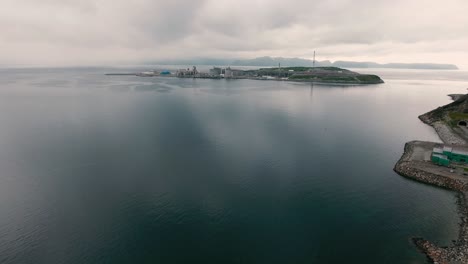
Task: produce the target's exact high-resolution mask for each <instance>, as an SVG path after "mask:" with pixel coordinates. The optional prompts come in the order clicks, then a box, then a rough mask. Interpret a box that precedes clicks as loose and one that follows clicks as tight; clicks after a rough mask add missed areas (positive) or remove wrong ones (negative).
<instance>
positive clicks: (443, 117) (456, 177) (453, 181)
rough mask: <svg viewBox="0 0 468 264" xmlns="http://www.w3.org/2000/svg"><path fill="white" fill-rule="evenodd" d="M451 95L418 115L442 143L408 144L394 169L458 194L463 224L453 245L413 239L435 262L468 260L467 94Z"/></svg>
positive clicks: (461, 261) (422, 142) (409, 176)
mask: <svg viewBox="0 0 468 264" xmlns="http://www.w3.org/2000/svg"><path fill="white" fill-rule="evenodd" d="M449 96H450V97H451V98H452V99H453V100H455V101H454V102H452V103H450V104H448V105H445V106H442V107H439V108H437V109H435V110H432V111H430V112H428V113H426V114H423V115H421V116H419V119H420V120H421V121H423V122H424V123H426V124H428V125H431V126H432V127H434V129H435V130H436V132H437V133H438V135H439V137H440V138H441V140H442V141H443V143H435V142H424V141H411V142H408V143H406V144H405V148H404V153H403V156H402V157H401V158H400V160H399V161H398V162H397V163H396V165H395V167H394V170H395V171H396V172H397V173H398V174H400V175H402V176H404V177H407V178H410V179H413V180H416V181H419V182H423V183H427V184H431V185H435V186H438V187H442V188H446V189H449V190H453V191H455V192H457V193H458V195H457V200H458V202H457V203H458V205H459V206H458V210H459V214H460V215H461V223H460V231H459V237H458V239H457V240H456V241H455V242H454V243H453V245H451V246H448V247H447V246H446V247H441V246H437V245H435V244H434V243H432V242H430V241H428V240H425V239H423V238H419V237H415V238H413V241H414V243H415V244H416V246H417V247H418V248H419V249H420V250H422V251H423V252H424V253H425V254H426V256H427V257H428V259H429V260H430V261H432V262H433V263H468V144H467V143H468V127H467V122H468V94H467V95H458V94H457V95H449Z"/></svg>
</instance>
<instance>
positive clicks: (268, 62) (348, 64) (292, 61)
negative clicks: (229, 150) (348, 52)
mask: <svg viewBox="0 0 468 264" xmlns="http://www.w3.org/2000/svg"><path fill="white" fill-rule="evenodd" d="M279 63H281V66H284V67H294V66H304V67H311V66H313V61H312V60H308V59H302V58H282V57H269V56H265V57H258V58H255V59H235V60H233V59H206V58H198V59H186V60H171V61H163V62H161V61H160V62H157V64H164V65H170V64H172V65H192V64H193V65H229V66H259V67H276V66H278V64H279ZM152 64H154V63H152ZM315 66H318V67H330V66H333V67H341V68H389V69H420V70H458V67H457V66H456V65H454V64H439V63H385V64H381V63H376V62H358V61H335V62H331V61H329V60H325V61H316V63H315Z"/></svg>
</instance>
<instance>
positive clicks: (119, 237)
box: [0, 66, 468, 264]
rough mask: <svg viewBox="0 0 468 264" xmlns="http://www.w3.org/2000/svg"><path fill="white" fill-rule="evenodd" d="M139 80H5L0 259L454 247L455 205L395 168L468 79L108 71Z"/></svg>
mask: <svg viewBox="0 0 468 264" xmlns="http://www.w3.org/2000/svg"><path fill="white" fill-rule="evenodd" d="M162 67H163V66H159V68H162ZM149 69H151V68H149V67H148V66H138V67H137V66H120V67H92V68H86V67H80V68H24V67H23V68H3V69H0V263H4V264H17V263H21V264H29V263H31V264H32V263H34V264H52V263H54V264H61V263H63V264H83V263H89V264H94V263H100V264H103V263H109V264H111V263H112V264H120V263H139V264H140V263H141V264H143V263H158V264H159V263H160V264H166V263H167V264H170V263H204V264H210V263H217V264H218V263H269V264H274V263H309V264H310V263H427V260H426V257H425V256H424V255H423V254H422V253H421V252H419V251H418V250H417V248H416V247H415V246H414V245H413V243H412V242H411V238H413V237H423V238H425V239H429V240H431V241H433V242H435V243H437V244H438V245H440V246H449V245H451V244H452V240H455V239H457V236H458V231H459V230H458V228H459V223H460V216H459V215H458V212H457V205H456V193H454V192H451V191H448V190H444V189H440V188H436V187H432V186H430V185H426V184H421V183H418V182H415V181H412V180H408V179H406V178H403V177H401V176H399V175H398V174H396V173H395V172H394V171H393V167H394V165H395V163H396V162H397V160H398V159H399V158H400V156H401V154H402V152H403V147H404V144H405V142H408V141H411V140H428V141H436V142H440V139H439V137H438V136H437V134H436V133H435V132H434V130H433V129H432V128H431V127H429V126H427V125H425V124H423V123H422V122H421V121H419V119H418V115H421V114H423V113H425V112H427V111H430V110H431V109H434V108H436V107H438V106H441V105H444V104H447V103H449V102H450V101H451V99H450V98H449V97H448V96H447V95H448V94H452V93H467V88H468V72H466V71H461V70H460V71H437V70H390V69H359V70H357V71H359V72H361V73H372V74H378V75H379V76H381V77H382V79H383V80H384V81H385V83H384V84H379V85H367V86H324V85H317V84H313V83H295V82H288V81H257V80H224V79H222V80H209V79H178V78H169V77H136V76H107V75H105V73H113V72H135V71H144V70H149Z"/></svg>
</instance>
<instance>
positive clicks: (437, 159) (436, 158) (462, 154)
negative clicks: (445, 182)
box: [431, 146, 468, 167]
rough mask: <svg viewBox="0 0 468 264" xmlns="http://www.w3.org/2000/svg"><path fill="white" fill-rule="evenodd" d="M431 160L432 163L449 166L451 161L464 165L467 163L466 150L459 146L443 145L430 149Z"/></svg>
mask: <svg viewBox="0 0 468 264" xmlns="http://www.w3.org/2000/svg"><path fill="white" fill-rule="evenodd" d="M431 160H432V162H433V163H434V164H437V165H442V166H446V167H448V166H450V164H451V163H457V164H462V165H466V164H467V163H468V150H466V149H463V148H460V147H450V146H444V147H443V148H440V147H439V148H438V147H436V148H434V149H433V150H432V155H431Z"/></svg>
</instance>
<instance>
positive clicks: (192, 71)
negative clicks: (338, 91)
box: [106, 66, 384, 85]
mask: <svg viewBox="0 0 468 264" xmlns="http://www.w3.org/2000/svg"><path fill="white" fill-rule="evenodd" d="M106 75H135V76H140V77H157V76H164V77H177V78H199V79H253V80H277V81H295V82H313V83H317V84H339V85H364V84H380V83H383V82H384V81H383V80H382V79H381V78H380V77H379V76H377V75H373V74H360V73H357V72H354V71H350V70H347V69H342V68H338V67H280V66H278V67H276V68H260V69H256V70H241V69H233V68H231V67H226V68H224V67H213V68H212V69H210V70H209V71H208V72H203V71H199V70H198V69H197V67H196V66H193V67H192V68H187V69H179V70H177V71H175V72H171V71H156V70H154V71H146V72H139V73H108V74H106Z"/></svg>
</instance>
